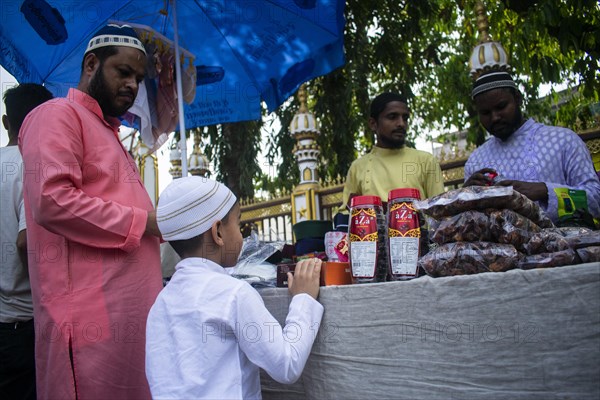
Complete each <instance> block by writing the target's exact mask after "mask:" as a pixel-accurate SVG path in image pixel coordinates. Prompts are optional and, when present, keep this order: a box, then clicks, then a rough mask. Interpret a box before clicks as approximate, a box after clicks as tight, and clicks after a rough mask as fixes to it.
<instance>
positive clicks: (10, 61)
mask: <svg viewBox="0 0 600 400" xmlns="http://www.w3.org/2000/svg"><path fill="white" fill-rule="evenodd" d="M344 3H345V2H344V1H343V0H102V1H85V0H82V1H73V0H3V1H2V13H1V20H0V64H1V65H2V66H3V67H4V68H5V69H6V70H7V71H8V72H9V73H11V74H12V75H13V76H14V77H15V78H16V79H17V81H19V82H36V83H43V84H45V86H46V87H48V89H49V90H50V91H52V92H53V93H54V95H56V96H64V95H65V94H66V92H67V90H68V88H69V87H76V86H77V83H78V81H79V75H80V71H81V61H82V57H83V54H84V52H85V48H86V45H87V43H88V41H89V39H90V38H91V37H92V35H93V34H94V33H95V32H96V31H97V30H98V29H99V28H100V27H102V26H104V25H105V24H106V23H107V22H109V21H112V20H116V21H123V22H125V23H131V24H134V25H140V26H146V27H149V29H151V30H153V31H155V32H157V33H159V34H161V35H163V36H164V37H166V38H168V39H170V40H172V41H173V43H174V45H175V48H176V51H177V54H178V55H179V54H181V55H182V56H181V57H179V56H176V59H180V60H183V65H181V64H182V63H175V64H176V66H177V73H176V76H177V78H178V79H177V81H178V86H180V83H181V79H179V78H180V77H181V76H182V74H183V76H184V77H185V76H186V72H188V71H190V68H192V69H193V70H194V71H193V74H187V75H192V76H193V75H195V83H196V86H195V92H196V94H195V98H194V99H193V101H192V102H191V104H186V105H185V107H183V106H182V105H181V103H180V114H181V113H182V112H183V114H184V115H185V118H181V119H180V130H181V131H182V132H183V131H184V129H185V127H186V126H187V127H188V128H194V127H198V126H206V125H213V124H217V123H227V122H236V121H245V120H256V119H259V118H260V116H261V101H264V102H265V103H266V105H267V108H268V110H269V111H273V110H275V109H276V108H277V107H279V105H281V104H282V103H283V102H284V101H285V100H286V99H287V98H288V97H289V96H290V95H291V94H293V93H294V92H295V91H296V89H297V88H298V87H299V86H300V85H301V84H302V83H303V82H306V81H308V80H310V79H312V78H315V77H317V76H320V75H324V74H326V73H328V72H330V71H332V70H334V69H335V68H338V67H340V66H341V65H343V64H344V53H343V27H344V17H343V12H344ZM180 46H181V47H182V48H184V49H185V51H183V50H181V48H180ZM190 55H191V56H190ZM188 78H189V76H188ZM178 93H179V96H178V99H179V100H180V101H181V99H182V97H184V96H183V95H182V94H181V91H178ZM182 150H184V149H182ZM184 158H185V157H184Z"/></svg>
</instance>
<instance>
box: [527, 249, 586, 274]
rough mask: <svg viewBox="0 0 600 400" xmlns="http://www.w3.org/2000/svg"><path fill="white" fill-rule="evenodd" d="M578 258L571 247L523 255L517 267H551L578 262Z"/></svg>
mask: <svg viewBox="0 0 600 400" xmlns="http://www.w3.org/2000/svg"><path fill="white" fill-rule="evenodd" d="M578 263H579V258H578V256H577V254H576V253H575V251H574V250H573V249H566V250H562V251H555V252H553V253H541V254H534V255H530V256H525V257H523V258H522V259H521V260H520V261H519V268H521V269H534V268H552V267H562V266H564V265H573V264H578Z"/></svg>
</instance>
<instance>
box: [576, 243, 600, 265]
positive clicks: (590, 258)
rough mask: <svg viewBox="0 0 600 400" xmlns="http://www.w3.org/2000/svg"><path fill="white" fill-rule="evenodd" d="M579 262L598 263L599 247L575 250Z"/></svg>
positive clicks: (599, 256) (599, 258) (599, 259)
mask: <svg viewBox="0 0 600 400" xmlns="http://www.w3.org/2000/svg"><path fill="white" fill-rule="evenodd" d="M576 252H577V255H578V256H579V258H580V259H581V262H584V263H589V262H597V261H600V246H589V247H582V248H581V249H577V250H576Z"/></svg>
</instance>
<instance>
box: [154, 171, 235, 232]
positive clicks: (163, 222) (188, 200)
mask: <svg viewBox="0 0 600 400" xmlns="http://www.w3.org/2000/svg"><path fill="white" fill-rule="evenodd" d="M236 200H237V199H236V197H235V195H234V194H233V193H232V192H231V190H229V189H228V188H227V187H226V186H225V185H223V184H221V183H219V182H217V181H214V180H212V179H208V178H203V177H200V176H187V177H185V178H178V179H175V180H174V181H173V182H172V183H170V184H169V186H167V187H166V188H165V190H163V192H162V193H161V195H160V197H159V199H158V207H157V208H156V220H157V222H158V229H159V230H160V233H161V234H162V237H163V239H164V240H167V241H173V240H185V239H191V238H193V237H196V236H198V235H201V234H203V233H204V232H206V231H207V230H209V229H210V227H211V226H212V224H213V223H215V222H216V221H219V220H221V219H223V218H224V217H225V216H226V215H227V213H228V212H229V210H231V208H232V207H233V205H234V204H235V202H236Z"/></svg>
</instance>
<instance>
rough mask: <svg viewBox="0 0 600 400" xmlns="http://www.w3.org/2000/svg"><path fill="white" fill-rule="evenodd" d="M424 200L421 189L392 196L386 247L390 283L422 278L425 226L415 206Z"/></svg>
mask: <svg viewBox="0 0 600 400" xmlns="http://www.w3.org/2000/svg"><path fill="white" fill-rule="evenodd" d="M420 199H421V193H420V192H419V190H418V189H413V188H404V189H394V190H392V191H390V192H389V195H388V212H387V222H388V223H387V225H388V226H387V235H386V245H387V252H388V254H389V275H388V276H389V278H390V280H393V281H397V280H405V279H413V278H416V277H417V276H418V272H419V271H418V265H417V261H418V259H419V255H420V254H421V224H420V221H419V213H418V211H417V210H416V209H415V208H414V206H413V202H414V201H416V200H420Z"/></svg>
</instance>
